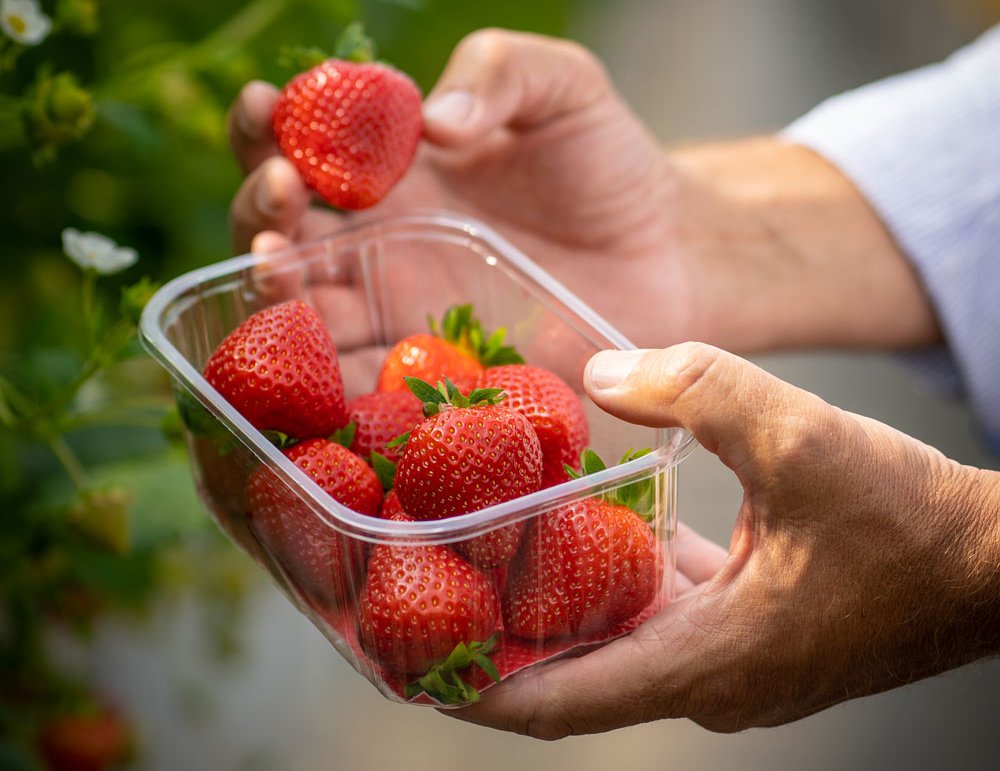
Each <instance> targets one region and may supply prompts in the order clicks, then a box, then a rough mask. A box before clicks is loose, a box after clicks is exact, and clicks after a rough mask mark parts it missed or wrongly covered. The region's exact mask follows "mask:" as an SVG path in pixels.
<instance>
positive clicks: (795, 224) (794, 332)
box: [669, 137, 940, 352]
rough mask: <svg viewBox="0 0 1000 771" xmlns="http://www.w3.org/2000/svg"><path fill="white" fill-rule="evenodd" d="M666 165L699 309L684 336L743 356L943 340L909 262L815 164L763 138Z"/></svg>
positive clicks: (678, 154) (812, 157)
mask: <svg viewBox="0 0 1000 771" xmlns="http://www.w3.org/2000/svg"><path fill="white" fill-rule="evenodd" d="M669 157H670V159H671V161H672V163H673V166H674V168H675V170H676V175H677V184H676V187H675V201H676V206H675V217H676V220H675V233H676V240H677V247H678V249H679V250H680V252H681V253H682V254H684V256H685V257H686V258H687V259H688V260H689V265H690V266H691V269H690V274H691V275H690V284H691V291H692V293H693V297H694V299H693V304H694V307H695V308H697V309H698V313H697V321H696V322H695V328H694V329H693V330H692V331H693V334H692V335H691V337H695V338H698V339H703V340H708V341H710V342H714V343H716V344H719V345H722V346H723V347H728V348H730V349H733V350H737V351H740V352H751V351H757V350H773V349H780V348H791V347H800V346H817V345H832V346H850V347H891V348H905V347H915V346H921V345H929V344H932V343H935V342H937V341H939V339H940V330H939V328H938V325H937V321H936V319H935V317H934V313H933V310H932V308H931V305H930V303H929V301H928V299H927V296H926V294H925V293H924V290H923V287H922V286H921V284H920V282H919V280H918V279H917V277H916V274H915V273H914V271H913V269H912V266H911V265H910V263H909V261H908V260H907V259H906V258H905V257H904V256H903V254H902V253H901V252H900V250H899V249H898V247H897V246H896V244H895V243H894V242H893V240H892V238H891V237H890V236H889V234H888V232H887V231H886V229H885V228H884V226H883V225H882V223H881V221H880V220H879V219H878V217H877V215H876V214H875V212H874V211H873V210H872V209H871V207H870V206H869V205H868V203H867V202H866V201H865V199H864V198H863V197H862V196H861V195H860V193H859V192H858V191H857V190H856V188H855V187H854V186H853V184H852V183H851V182H850V180H848V179H847V178H846V177H845V176H844V175H843V174H841V173H840V172H839V171H838V170H837V169H836V168H835V167H833V166H832V165H830V164H829V163H827V162H826V161H825V160H824V159H822V158H821V157H820V156H818V155H816V154H814V153H813V152H811V151H809V150H806V149H804V148H801V147H797V146H795V145H790V144H787V143H785V142H782V141H781V140H779V139H777V138H773V137H765V138H759V139H750V140H743V141H739V142H729V143H720V144H715V145H705V146H697V147H689V148H680V149H678V150H676V151H674V152H672V153H671V154H670V156H669Z"/></svg>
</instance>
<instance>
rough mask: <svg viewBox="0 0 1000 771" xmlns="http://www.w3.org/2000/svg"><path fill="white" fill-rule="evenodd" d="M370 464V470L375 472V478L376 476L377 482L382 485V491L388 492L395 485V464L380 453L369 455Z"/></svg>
mask: <svg viewBox="0 0 1000 771" xmlns="http://www.w3.org/2000/svg"><path fill="white" fill-rule="evenodd" d="M371 462H372V469H373V470H374V471H375V476H377V477H378V481H379V482H381V483H382V489H383V490H385V491H386V492H388V491H389V490H391V489H392V486H393V485H394V484H395V483H396V464H395V463H393V462H392V461H391V460H389V459H388V458H387V457H385V456H384V455H383V454H382V453H380V452H374V451H373V452H372V455H371Z"/></svg>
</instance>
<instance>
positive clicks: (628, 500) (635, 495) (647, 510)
mask: <svg viewBox="0 0 1000 771" xmlns="http://www.w3.org/2000/svg"><path fill="white" fill-rule="evenodd" d="M649 452H650V450H649V449H648V448H647V449H643V450H627V451H626V452H625V454H624V455H622V457H621V460H619V461H618V465H621V464H622V463H628V462H629V461H631V460H635V459H636V458H641V457H642V456H643V455H648V454H649ZM606 468H607V464H605V462H604V461H603V460H602V459H601V456H600V455H598V454H597V453H596V452H594V451H593V450H591V449H587V450H584V451H583V452H582V453H580V471H577V470H576V469H575V468H573V467H572V466H570V465H569V464H568V463H566V464H563V469H564V470H565V471H566V473H567V474H569V476H570V478H571V479H580V478H581V477H585V476H589V475H590V474H596V473H597V472H598V471H604V470H605V469H606ZM601 498H603V499H604V500H605V501H607V502H608V503H613V504H618V505H621V506H625V507H626V508H629V509H632V511H634V512H635V513H636V514H638V515H639V516H640V517H642V518H643V519H644V520H646V521H647V522H651V521H652V519H653V515H654V514H655V509H656V487H655V484H654V480H653V478H652V477H647V478H645V479H638V480H636V481H635V482H629V483H628V484H624V485H622V486H621V487H616V488H615V489H614V490H611V491H609V492H607V493H604V494H603V495H602V496H601Z"/></svg>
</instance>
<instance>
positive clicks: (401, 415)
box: [347, 390, 424, 461]
mask: <svg viewBox="0 0 1000 771" xmlns="http://www.w3.org/2000/svg"><path fill="white" fill-rule="evenodd" d="M422 410H423V405H422V404H421V402H420V400H419V399H418V398H417V397H416V396H414V395H413V394H412V393H410V391H409V390H406V391H385V392H380V391H376V392H375V393H370V394H362V395H361V396H356V397H354V398H353V399H351V400H350V401H349V402H348V403H347V419H348V420H349V421H350V422H351V423H353V424H354V426H355V431H354V440H353V441H352V442H351V451H352V452H354V453H356V454H358V455H360V456H362V457H364V458H367V457H370V456H371V454H372V452H377V453H380V454H381V455H384V456H385V457H386V458H388V459H389V460H391V461H397V460H399V456H400V453H401V448H399V447H386V445H387V444H388V443H389V442H391V441H392V440H393V439H395V438H396V437H398V436H399V435H400V434H405V433H406V432H407V431H409V430H410V429H411V428H413V427H414V426H415V425H417V423H419V422H420V421H422V420H423V419H424V413H423V411H422Z"/></svg>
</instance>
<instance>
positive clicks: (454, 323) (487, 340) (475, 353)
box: [427, 304, 524, 367]
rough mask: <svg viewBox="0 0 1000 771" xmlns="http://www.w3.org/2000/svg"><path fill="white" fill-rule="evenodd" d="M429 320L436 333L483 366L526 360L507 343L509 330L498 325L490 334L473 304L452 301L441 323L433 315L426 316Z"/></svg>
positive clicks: (519, 362) (521, 362) (432, 329)
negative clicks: (459, 303)
mask: <svg viewBox="0 0 1000 771" xmlns="http://www.w3.org/2000/svg"><path fill="white" fill-rule="evenodd" d="M427 324H428V326H429V327H430V329H431V332H432V333H433V334H434V335H436V336H437V337H440V338H441V339H443V340H446V341H447V342H449V343H451V344H452V345H454V346H455V347H456V348H459V349H460V350H462V351H464V352H465V353H467V354H469V355H470V356H472V357H473V358H475V359H478V360H479V362H480V363H481V364H482V365H483V366H484V367H498V366H500V365H501V364H523V363H524V357H523V356H521V354H520V353H518V352H517V349H516V348H514V347H513V346H511V345H504V338H505V337H506V335H507V330H506V329H505V328H504V327H499V328H498V329H496V330H494V331H493V332H491V333H489V334H487V332H486V330H484V329H483V325H482V323H481V322H480V321H479V319H478V318H476V316H475V313H474V312H473V309H472V305H469V304H467V305H453V306H451V307H450V308H448V310H446V311H445V313H444V316H443V317H442V318H441V324H440V326H439V325H438V323H437V321H436V320H435V319H434V318H432V317H431V316H428V317H427Z"/></svg>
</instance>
